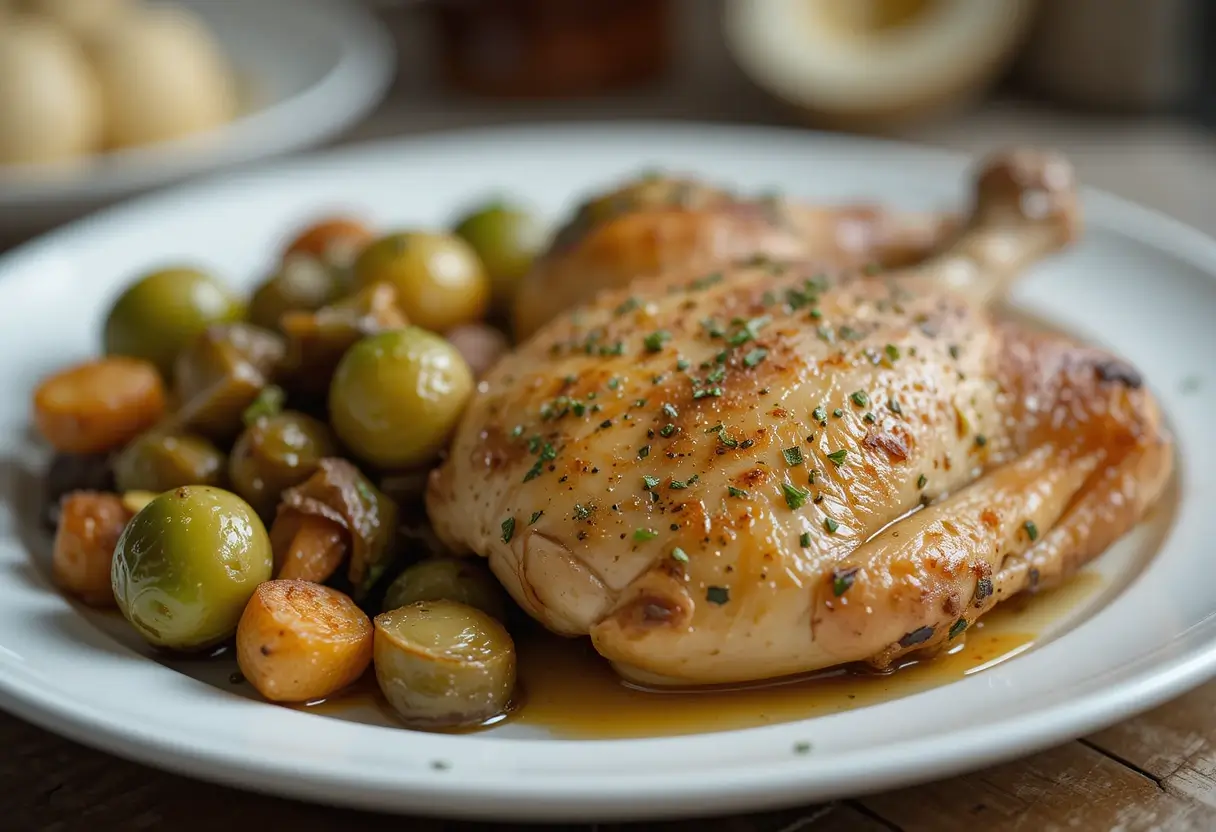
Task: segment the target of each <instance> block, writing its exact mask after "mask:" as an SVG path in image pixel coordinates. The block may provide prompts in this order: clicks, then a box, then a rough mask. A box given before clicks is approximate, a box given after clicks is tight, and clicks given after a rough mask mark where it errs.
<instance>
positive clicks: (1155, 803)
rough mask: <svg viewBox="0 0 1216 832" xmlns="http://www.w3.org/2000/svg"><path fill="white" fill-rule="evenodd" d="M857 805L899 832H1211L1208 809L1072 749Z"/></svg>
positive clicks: (1093, 752)
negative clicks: (1077, 831) (1092, 831)
mask: <svg viewBox="0 0 1216 832" xmlns="http://www.w3.org/2000/svg"><path fill="white" fill-rule="evenodd" d="M862 805H863V806H864V807H865V808H866V809H868V810H869V811H870V812H872V813H873V814H875V815H877V816H878V817H881V818H882V819H883V820H885V821H887V822H889V823H890V824H891V825H892V827H893V828H896V829H900V830H904V832H973V830H977V829H982V830H985V832H1063V830H1069V832H1074V831H1075V830H1091V829H1092V830H1114V829H1119V830H1125V832H1136V831H1138V830H1144V832H1148V830H1170V832H1208V831H1209V830H1212V829H1216V810H1213V809H1211V808H1209V807H1208V806H1205V805H1203V804H1202V803H1199V802H1197V801H1193V800H1188V799H1186V798H1185V797H1181V796H1177V795H1173V794H1170V793H1168V792H1166V791H1164V790H1163V789H1162V788H1161V787H1160V786H1158V785H1157V783H1156V782H1154V781H1153V780H1152V779H1151V778H1149V777H1146V776H1145V775H1143V774H1141V773H1139V772H1137V771H1135V770H1133V769H1131V768H1129V767H1127V766H1125V765H1123V764H1122V763H1120V762H1118V761H1117V760H1115V759H1113V758H1111V757H1109V756H1107V755H1106V754H1103V753H1102V752H1101V751H1098V750H1097V749H1095V748H1092V747H1090V746H1088V745H1085V744H1083V743H1080V742H1072V743H1068V744H1066V745H1061V746H1059V747H1057V748H1053V749H1051V750H1050V751H1045V752H1043V753H1041V754H1036V755H1034V756H1032V757H1027V758H1026V759H1024V760H1018V761H1016V762H1013V763H1008V764H1006V765H1001V766H996V767H993V768H989V769H985V770H983V771H979V772H976V773H974V774H968V775H964V776H962V777H955V778H952V779H950V780H943V781H940V782H937V783H931V784H929V785H927V786H921V787H917V788H911V789H901V790H899V791H894V792H888V793H886V794H882V795H877V796H875V797H872V798H867V799H865V800H863V801H862Z"/></svg>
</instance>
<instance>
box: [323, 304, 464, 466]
mask: <svg viewBox="0 0 1216 832" xmlns="http://www.w3.org/2000/svg"><path fill="white" fill-rule="evenodd" d="M473 388H474V382H473V373H472V371H471V370H470V369H469V365H468V363H467V362H465V360H464V358H462V357H461V355H460V353H459V352H457V351H456V349H455V348H454V347H453V346H452V345H451V344H449V343H448V342H447V341H445V340H444V339H442V338H440V337H439V336H438V335H436V334H434V333H433V332H428V331H426V330H425V329H420V328H418V327H415V326H410V327H406V328H404V329H398V330H395V331H393V332H382V333H380V334H379V335H371V336H368V337H367V338H364V339H363V340H362V341H360V342H359V343H357V344H355V345H354V346H353V347H351V348H350V349H349V350H347V352H346V355H344V356H342V361H341V362H340V363H339V364H338V369H337V370H336V371H335V372H334V378H333V384H332V386H331V387H330V392H329V422H330V424H331V425H332V426H333V429H334V432H335V433H336V434H337V435H338V438H339V439H341V440H342V442H343V443H344V444H345V445H346V446H347V447H348V448H350V450H351V451H353V452H354V454H355V456H357V457H358V458H359V459H362V460H364V461H365V462H368V463H370V464H372V465H375V466H377V467H379V468H381V469H392V468H405V467H412V466H419V465H424V464H426V463H428V462H431V461H432V460H434V459H435V458H436V457H437V456H438V455H439V452H440V451H442V450H443V448H444V447H445V446H446V445H447V441H448V438H449V437H450V436H451V435H452V431H453V430H455V429H456V422H457V420H458V419H459V418H460V414H461V413H462V412H463V411H464V406H465V403H466V402H467V401H468V399H469V396H471V395H472V394H473Z"/></svg>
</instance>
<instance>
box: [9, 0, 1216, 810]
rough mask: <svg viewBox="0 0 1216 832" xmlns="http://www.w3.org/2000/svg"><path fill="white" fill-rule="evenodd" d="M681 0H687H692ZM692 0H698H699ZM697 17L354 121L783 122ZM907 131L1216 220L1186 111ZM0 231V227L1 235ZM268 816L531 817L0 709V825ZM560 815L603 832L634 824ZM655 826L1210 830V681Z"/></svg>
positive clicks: (415, 73)
mask: <svg viewBox="0 0 1216 832" xmlns="http://www.w3.org/2000/svg"><path fill="white" fill-rule="evenodd" d="M684 2H685V3H686V4H689V8H691V5H692V4H693V3H694V0H684ZM695 2H696V3H697V4H698V5H697V6H696V8H697V10H698V11H703V10H704V8H705V7H704V6H703V5H699V4H700V0H695ZM696 19H697V20H698V21H700V23H699V26H700V28H699V29H697V28H693V29H690V31H689V33H688V35H687V38H688V42H687V43H685V44H683V46H682V57H681V61H682V63H681V67H682V68H681V69H680V70H679V71H678V72H677V73H676V74H675V76H674V77H673V78H672V79H671V80H670V81H669V82H668V83H667V84H665V85H663V86H662V87H661V88H658V89H654V90H646V91H640V92H637V93H631V94H626V95H623V96H620V97H616V98H613V99H609V100H601V101H598V102H595V103H593V104H592V103H588V104H585V105H577V106H571V105H555V104H550V105H539V106H533V107H527V108H520V107H518V106H515V105H503V106H501V107H490V108H487V107H486V106H484V105H482V104H475V103H473V102H463V103H462V102H460V101H452V100H449V99H447V98H444V97H441V96H439V95H438V94H437V93H436V92H434V91H433V89H431V88H430V87H429V86H428V85H427V79H426V72H425V71H424V69H423V67H422V66H421V64H419V65H418V66H415V67H413V68H411V67H410V66H408V65H407V67H406V72H405V73H403V78H404V80H403V82H402V83H400V84H399V86H398V88H397V90H396V91H395V93H394V94H393V95H392V97H391V98H390V100H389V101H388V102H387V104H386V106H385V107H384V108H383V109H382V110H381V111H380V112H379V113H378V114H377V115H376V116H375V117H373V118H372V119H370V120H369V121H368V122H366V123H365V124H363V125H361V126H360V127H359V128H357V129H356V130H355V131H354V132H353V133H352V134H351V135H350V136H349V137H348V138H349V139H365V138H377V137H383V136H388V135H397V134H401V133H406V132H419V131H428V130H435V129H446V128H453V127H461V126H466V125H471V124H486V123H502V122H508V121H524V120H531V119H538V118H539V119H571V118H574V119H578V118H611V117H614V116H628V117H643V118H648V117H667V118H672V117H675V118H703V119H715V120H719V119H731V120H746V121H751V122H761V123H766V122H767V123H772V122H777V121H780V120H781V119H782V117H783V116H782V114H781V113H780V111H779V110H777V109H776V108H774V107H773V106H772V105H771V104H768V103H767V102H764V101H763V100H761V99H759V98H758V97H757V96H755V95H754V94H753V93H752V92H751V91H750V89H749V88H748V87H747V85H746V83H745V82H744V81H742V79H740V78H739V77H738V76H737V74H735V73H733V72H732V70H730V69H729V68H728V67H727V66H726V65H725V64H724V63H723V61H722V58H721V54H720V47H719V45H718V44H716V43H715V42H714V34H713V31H712V26H713V25H714V24H713V20H714V19H715V16H714V15H703V16H697V17H696ZM408 36H409V35H408V33H407V37H408ZM403 52H404V53H406V54H407V55H415V54H418V55H420V54H422V53H423V52H424V50H421V49H419V50H417V52H416V51H415V50H413V49H411V48H408V46H407V48H406V49H404V50H403ZM414 60H421V59H420V58H418V57H415V58H414ZM706 79H710V80H709V81H708V82H707V80H706ZM907 137H908V138H911V139H915V140H918V141H923V142H928V143H932V144H938V145H943V146H947V147H953V148H957V149H962V150H968V151H973V152H982V151H986V150H989V149H992V148H994V147H998V146H1004V145H1009V144H1015V143H1031V144H1040V145H1052V146H1055V147H1058V148H1059V149H1061V150H1064V151H1065V152H1067V153H1068V154H1069V155H1070V156H1071V157H1072V159H1073V160H1074V162H1075V163H1076V165H1077V168H1078V170H1079V173H1080V175H1081V178H1082V179H1083V181H1085V182H1087V183H1089V184H1092V185H1096V186H1098V187H1103V188H1106V189H1108V190H1112V191H1114V192H1116V193H1119V194H1121V195H1123V196H1126V197H1129V198H1131V199H1135V200H1138V201H1141V202H1144V203H1147V204H1149V205H1152V206H1154V207H1157V208H1159V209H1161V210H1164V211H1165V212H1166V213H1169V214H1172V215H1174V216H1177V217H1179V218H1180V219H1183V220H1184V221H1186V222H1189V223H1191V224H1193V225H1197V226H1199V227H1201V228H1203V229H1204V230H1206V231H1208V232H1209V233H1216V139H1214V138H1213V136H1212V135H1210V134H1206V133H1203V132H1201V131H1199V130H1197V129H1196V128H1193V127H1189V126H1187V125H1184V124H1181V123H1177V122H1174V121H1171V120H1168V119H1149V120H1140V121H1121V120H1117V119H1107V118H1098V117H1083V116H1075V115H1066V114H1062V113H1056V112H1051V111H1048V110H1045V109H1042V108H1027V107H1025V106H1021V105H1018V104H1002V105H992V106H988V107H985V108H983V109H981V110H979V111H978V112H975V113H972V114H970V115H967V116H964V117H961V118H959V119H956V120H952V121H950V122H946V123H941V124H937V125H932V126H928V127H923V128H919V129H917V130H913V131H909V132H908V133H907ZM3 232H4V229H0V239H2V238H3ZM10 242H11V240H10ZM2 247H3V244H2V243H0V248H2ZM259 826H265V827H268V828H274V829H279V828H282V829H292V830H296V831H297V832H303V831H304V830H331V829H332V830H338V829H369V830H378V829H385V830H388V829H393V830H397V829H410V830H490V829H501V830H507V829H514V828H526V827H509V826H494V825H491V824H471V823H455V822H443V821H431V820H421V819H410V820H403V819H401V818H393V817H389V816H384V815H373V814H363V813H356V812H350V811H344V810H338V809H327V808H320V807H316V806H310V805H305V804H300V803H293V802H289V801H285V800H279V799H276V798H271V797H263V796H259V795H254V794H249V793H244V792H240V791H236V790H232V789H227V788H222V787H219V786H212V785H209V784H204V783H200V782H196V781H192V780H189V779H186V778H183V777H178V776H175V775H171V774H165V773H162V772H158V771H155V770H152V769H149V768H146V767H144V766H141V765H136V764H133V763H129V762H126V761H123V760H119V759H116V758H114V757H112V756H109V755H107V754H104V753H101V752H98V751H94V750H92V749H89V748H85V747H83V746H80V745H77V744H75V743H72V742H69V741H67V740H63V739H60V738H59V737H57V736H55V735H54V734H52V733H49V732H47V731H43V730H41V729H39V728H35V727H33V726H31V725H29V724H26V723H24V722H22V721H20V720H18V719H16V718H13V717H11V716H7V715H5V714H3V713H0V829H6V830H7V829H14V830H34V829H48V830H68V829H87V830H101V829H158V828H174V829H183V830H189V829H196V828H208V829H225V828H231V829H245V828H256V827H259ZM559 828H564V829H586V830H591V829H598V830H600V832H606V830H618V829H628V828H630V827H629V826H627V825H616V824H600V825H599V826H598V827H592V826H587V825H583V826H578V825H570V826H566V827H559ZM638 828H641V827H638ZM645 828H649V829H670V830H708V829H713V830H724V832H725V831H727V830H739V831H740V832H795V830H798V832H841V831H842V830H858V831H859V832H880V831H881V830H908V832H919V830H925V832H953V830H960V832H970V830H974V829H982V830H987V831H988V832H1004V831H1005V830H1026V832H1050V830H1082V832H1086V831H1087V830H1114V829H1119V830H1126V831H1127V832H1140V831H1141V830H1145V831H1146V832H1147V830H1169V831H1170V832H1185V831H1186V830H1197V831H1198V830H1204V831H1205V832H1206V830H1213V829H1216V682H1214V683H1212V684H1209V685H1206V686H1204V687H1201V688H1199V689H1198V690H1195V691H1193V692H1192V693H1190V694H1187V695H1185V696H1183V697H1181V698H1180V699H1178V700H1176V701H1174V702H1171V703H1169V704H1167V705H1165V706H1162V707H1160V708H1157V709H1156V710H1153V711H1150V712H1148V713H1146V714H1143V715H1141V716H1138V717H1136V718H1134V719H1131V720H1128V721H1127V722H1124V723H1122V724H1120V725H1116V726H1114V727H1112V728H1109V729H1107V730H1105V731H1101V732H1099V733H1097V734H1094V735H1092V736H1089V737H1085V738H1082V739H1079V740H1076V741H1073V742H1070V743H1067V744H1065V745H1061V746H1059V747H1057V748H1053V749H1050V750H1048V751H1044V752H1042V753H1039V754H1036V755H1034V756H1032V757H1028V758H1026V759H1022V760H1018V761H1016V762H1012V763H1008V764H1006V765H1002V766H997V767H995V768H991V769H987V770H984V771H979V772H976V773H973V774H969V775H966V776H963V777H957V778H954V779H950V780H944V781H940V782H937V783H932V784H929V785H926V786H920V787H917V788H911V789H905V790H901V791H894V792H888V793H885V794H879V795H876V796H871V797H862V798H860V799H856V800H847V801H842V802H838V803H832V804H827V805H819V806H808V807H803V808H799V809H793V810H788V811H781V812H774V813H769V814H759V815H749V816H746V817H732V818H723V819H720V820H715V821H705V820H693V821H685V822H681V823H670V824H652V825H646V827H645Z"/></svg>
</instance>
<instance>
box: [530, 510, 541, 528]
mask: <svg viewBox="0 0 1216 832" xmlns="http://www.w3.org/2000/svg"><path fill="white" fill-rule="evenodd" d="M544 513H545V512H544V509H541V510H540V511H534V512H532V516H531V517H529V518H528V525H529V526H532V525H535V523H536V521H537V520H539V519H540V518H541V515H542V514H544Z"/></svg>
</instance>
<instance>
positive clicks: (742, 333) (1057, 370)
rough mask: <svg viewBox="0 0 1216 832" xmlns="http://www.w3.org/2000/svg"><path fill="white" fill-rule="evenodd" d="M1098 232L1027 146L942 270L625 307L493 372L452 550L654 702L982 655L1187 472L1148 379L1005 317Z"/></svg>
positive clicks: (613, 302)
mask: <svg viewBox="0 0 1216 832" xmlns="http://www.w3.org/2000/svg"><path fill="white" fill-rule="evenodd" d="M1078 211H1079V208H1078V205H1077V204H1076V196H1075V192H1074V187H1073V181H1072V174H1071V171H1070V169H1069V167H1068V166H1067V164H1066V163H1065V162H1064V161H1063V160H1061V159H1058V158H1056V157H1054V156H1051V155H1044V154H1038V153H1033V152H1026V151H1022V152H1014V153H1009V154H1004V155H1001V156H998V157H995V158H993V159H992V160H991V161H990V162H989V164H987V166H985V167H984V168H983V169H982V171H981V173H980V175H979V177H978V180H977V199H976V203H975V208H974V212H973V215H972V217H971V220H970V222H969V225H968V227H967V228H966V230H965V231H964V232H963V233H962V234H961V236H960V237H959V239H958V240H957V242H956V243H955V244H953V245H952V246H951V247H950V248H949V249H948V250H947V251H945V252H944V253H943V254H941V255H940V256H938V257H936V258H934V259H933V260H932V261H930V262H927V263H925V264H924V265H922V266H920V267H917V268H913V269H909V270H904V271H895V272H890V273H886V274H879V275H867V274H866V273H864V272H858V271H848V270H844V271H836V272H829V271H825V270H822V269H820V268H819V267H817V266H816V265H814V264H809V263H805V262H800V261H786V260H780V259H774V258H770V257H755V258H752V259H750V260H748V261H746V262H741V263H736V264H733V265H728V266H727V265H723V266H720V267H718V268H715V269H713V270H711V271H703V270H694V271H690V270H677V271H674V272H671V273H668V274H666V275H663V276H662V277H659V278H656V279H655V280H653V281H649V282H645V283H639V284H634V285H633V286H632V287H630V288H627V289H624V290H620V291H615V292H607V293H603V294H601V295H600V296H599V297H598V298H597V299H596V301H595V302H594V303H593V304H592V305H590V306H586V307H583V308H581V309H579V310H576V311H574V312H572V313H570V314H566V315H563V316H561V317H560V318H559V319H557V320H555V321H553V322H552V323H551V324H549V325H548V326H546V327H545V328H544V329H542V330H541V331H540V332H539V333H538V334H537V335H536V336H535V337H534V338H532V339H531V340H530V341H528V342H527V343H525V344H524V345H523V346H522V347H521V348H520V349H519V350H518V351H517V352H516V353H514V354H512V355H510V356H508V357H506V358H505V359H504V360H503V361H502V362H500V363H499V364H498V365H497V366H496V367H495V368H494V370H492V371H491V372H490V373H489V374H488V375H487V376H486V378H485V379H484V381H483V382H482V385H481V387H480V389H479V392H478V393H477V394H476V396H475V397H474V399H473V400H472V403H471V405H470V406H469V408H468V410H467V412H466V413H465V416H464V418H463V421H462V423H461V425H460V427H459V429H458V431H457V434H456V437H455V440H454V442H453V444H452V446H451V451H450V456H449V458H448V459H447V461H446V462H445V463H444V465H443V466H442V467H441V468H439V469H438V470H436V471H435V472H434V473H433V474H432V480H431V483H430V487H429V492H428V495H427V497H428V508H429V512H430V516H431V518H432V520H433V522H434V524H435V528H436V531H437V532H438V534H439V535H440V536H441V537H442V538H443V539H444V540H445V541H447V542H448V543H449V544H450V545H452V546H455V547H457V548H459V549H464V550H472V551H473V552H476V553H477V554H480V555H483V556H485V557H488V558H489V561H490V565H491V567H492V568H493V570H494V573H495V574H496V575H497V576H498V578H499V579H500V580H501V581H502V582H503V584H504V585H505V586H506V587H507V589H508V590H510V592H511V594H512V595H513V596H514V597H515V599H516V600H517V601H518V602H519V603H520V604H521V605H522V606H523V608H524V609H525V610H527V611H528V612H529V613H530V614H531V615H532V616H534V617H535V618H536V619H538V620H539V621H541V622H542V623H543V624H544V625H545V626H547V627H548V628H550V629H551V630H554V631H556V632H558V633H563V634H568V635H572V636H576V635H586V634H590V636H591V638H592V640H593V643H594V645H595V647H596V649H597V650H598V651H599V652H600V653H601V654H603V655H604V656H606V657H607V658H608V659H609V660H611V661H612V662H613V663H614V664H615V666H616V667H617V669H618V670H619V671H620V672H621V673H622V674H623V675H625V676H627V677H629V678H633V679H636V680H639V681H644V682H648V683H668V684H710V683H727V682H740V681H748V680H757V679H764V678H770V677H778V676H783V675H787V674H793V673H800V672H803V671H810V670H814V669H816V668H821V667H825V666H829V665H835V664H839V663H844V662H852V661H869V662H871V663H872V664H874V665H875V666H878V667H884V666H888V665H890V664H891V663H892V662H893V661H895V660H897V659H899V658H900V657H902V656H904V655H905V654H907V653H909V652H911V651H934V650H937V649H940V648H942V647H943V646H946V645H951V644H954V643H957V641H958V639H961V638H964V637H965V634H966V631H967V629H968V627H970V626H971V625H972V624H974V623H975V621H976V619H977V618H979V617H980V616H981V615H983V614H984V613H985V612H987V611H988V610H990V609H991V608H992V607H993V605H995V604H997V603H998V602H999V601H1001V600H1003V599H1007V598H1009V597H1010V596H1012V595H1014V594H1015V593H1018V592H1021V591H1023V590H1034V589H1036V588H1040V587H1046V586H1048V585H1050V584H1053V583H1055V582H1058V581H1059V580H1060V579H1062V578H1063V577H1064V576H1066V575H1068V574H1069V573H1071V572H1073V571H1075V570H1076V569H1078V568H1079V567H1080V566H1081V565H1083V564H1084V563H1086V562H1087V561H1088V560H1090V559H1091V558H1093V557H1095V556H1097V555H1099V554H1100V553H1101V552H1102V551H1103V550H1105V549H1106V548H1107V547H1108V546H1109V545H1110V544H1111V543H1112V542H1113V541H1115V540H1116V539H1117V538H1118V537H1120V536H1121V535H1122V534H1124V532H1126V531H1127V530H1128V529H1129V528H1130V527H1131V526H1132V525H1133V524H1134V523H1136V522H1137V521H1138V520H1139V518H1140V517H1141V516H1142V515H1143V513H1144V512H1145V510H1146V508H1147V506H1148V505H1149V504H1150V503H1152V502H1153V501H1154V500H1155V499H1156V497H1157V496H1158V494H1159V493H1160V492H1161V491H1162V489H1163V487H1164V484H1165V482H1166V479H1167V477H1168V475H1169V473H1170V470H1171V466H1172V453H1171V443H1170V439H1169V438H1168V436H1167V434H1166V432H1165V430H1164V428H1163V427H1162V424H1161V417H1160V415H1159V413H1158V409H1157V405H1156V404H1155V402H1154V400H1153V398H1152V396H1151V395H1150V393H1149V391H1148V390H1147V389H1146V388H1145V386H1144V384H1143V382H1142V380H1141V377H1140V375H1139V374H1138V373H1137V372H1136V370H1135V369H1134V368H1132V367H1131V366H1129V365H1128V364H1127V363H1125V362H1124V361H1123V360H1121V359H1119V358H1118V357H1116V356H1113V355H1111V354H1109V353H1107V352H1105V351H1103V350H1101V349H1098V348H1094V347H1089V346H1085V345H1082V344H1078V343H1076V342H1074V341H1072V340H1070V339H1068V338H1066V337H1063V336H1060V335H1055V334H1046V333H1043V332H1037V331H1030V330H1027V329H1026V328H1024V327H1022V326H1019V325H1016V324H1013V323H1009V322H1003V321H1001V320H999V319H997V318H995V317H993V316H992V315H990V314H989V312H988V310H987V309H986V305H987V303H988V302H989V301H990V299H991V298H992V297H993V296H994V295H995V293H997V292H998V291H999V290H1000V289H1001V288H1002V287H1003V286H1004V285H1005V284H1006V283H1007V282H1008V281H1009V280H1010V279H1012V278H1013V277H1014V276H1015V275H1016V274H1017V273H1018V272H1019V271H1020V270H1022V269H1023V268H1024V267H1025V266H1027V265H1028V264H1030V263H1031V262H1032V261H1034V260H1035V259H1037V258H1039V257H1041V256H1043V255H1046V254H1049V253H1051V252H1053V251H1055V250H1057V249H1059V248H1061V247H1062V246H1064V245H1065V244H1067V243H1068V242H1069V241H1070V240H1072V239H1073V238H1074V236H1075V235H1076V234H1077V229H1078V225H1079V219H1078Z"/></svg>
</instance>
